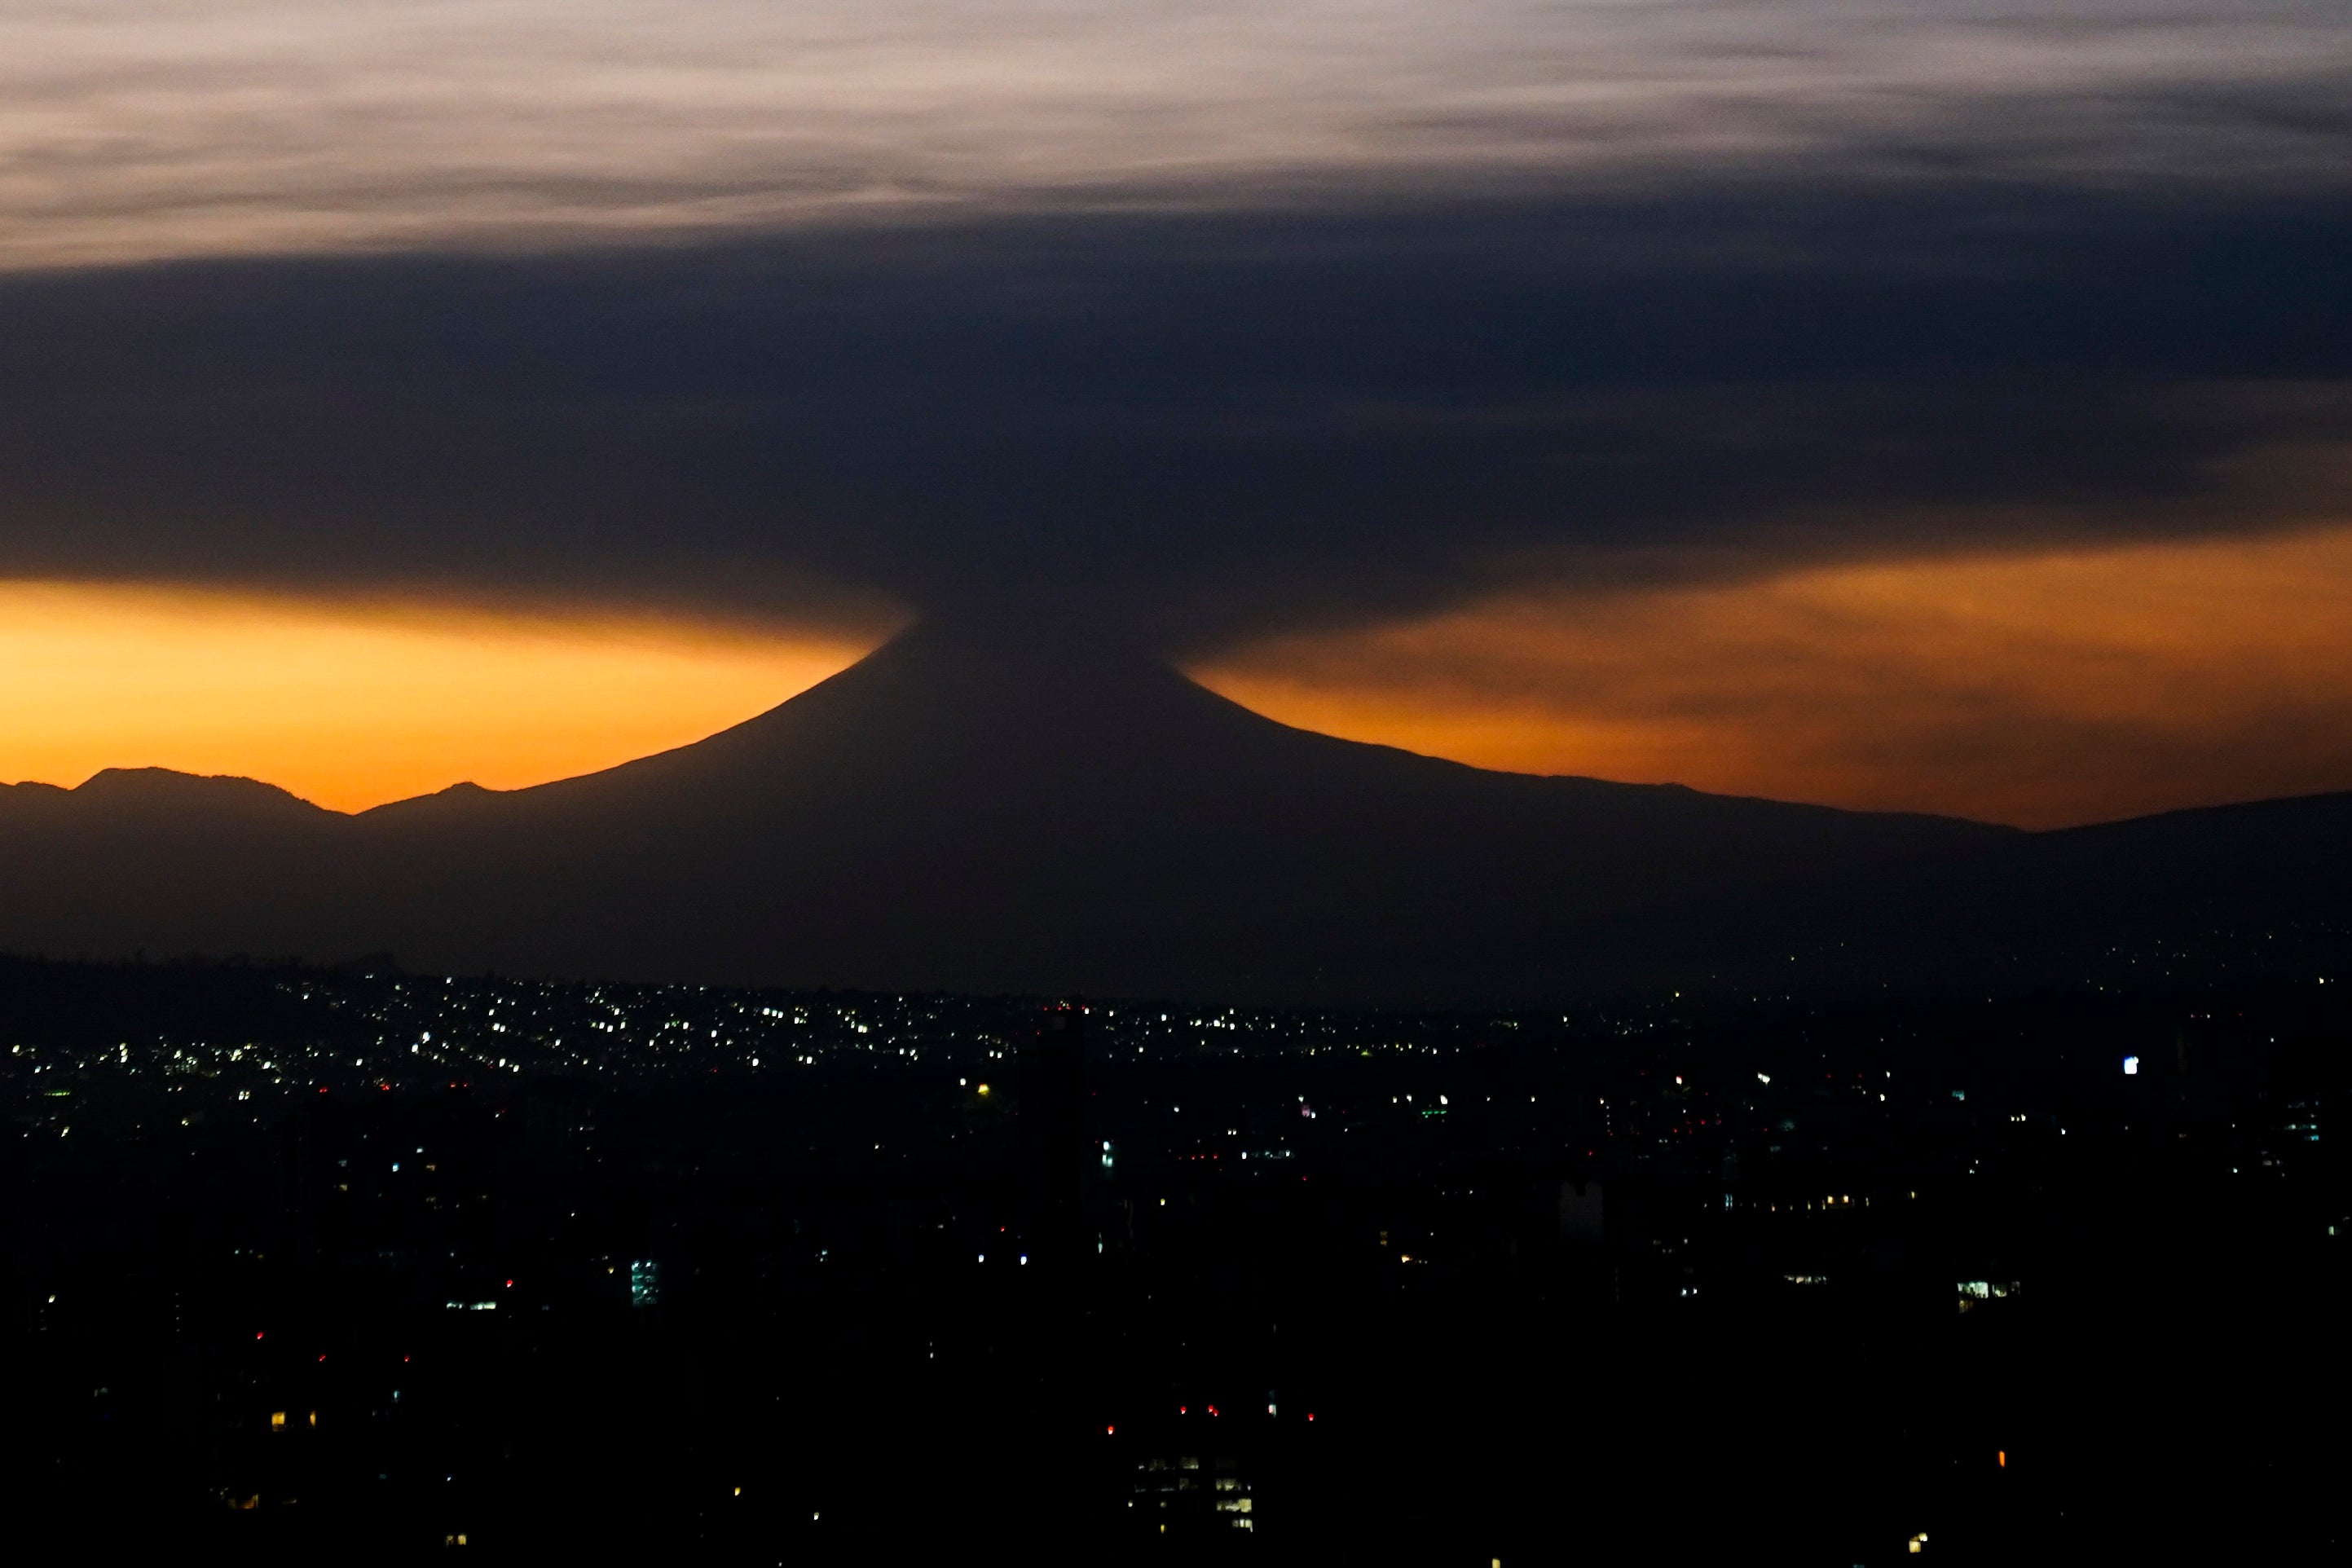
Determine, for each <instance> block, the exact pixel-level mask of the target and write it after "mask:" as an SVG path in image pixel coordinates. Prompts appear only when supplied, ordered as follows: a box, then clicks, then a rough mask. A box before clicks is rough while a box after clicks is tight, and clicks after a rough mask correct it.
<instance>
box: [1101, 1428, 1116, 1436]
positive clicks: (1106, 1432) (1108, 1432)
mask: <svg viewBox="0 0 2352 1568" xmlns="http://www.w3.org/2000/svg"><path fill="white" fill-rule="evenodd" d="M1117 1431H1118V1427H1116V1426H1106V1427H1104V1428H1103V1436H1106V1437H1108V1436H1111V1435H1112V1434H1114V1433H1116V1432H1117Z"/></svg>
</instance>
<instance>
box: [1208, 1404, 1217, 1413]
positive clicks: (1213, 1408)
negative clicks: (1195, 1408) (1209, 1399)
mask: <svg viewBox="0 0 2352 1568" xmlns="http://www.w3.org/2000/svg"><path fill="white" fill-rule="evenodd" d="M1216 1413H1217V1407H1216V1406H1215V1405H1210V1406H1209V1414H1210V1415H1215V1414H1216Z"/></svg>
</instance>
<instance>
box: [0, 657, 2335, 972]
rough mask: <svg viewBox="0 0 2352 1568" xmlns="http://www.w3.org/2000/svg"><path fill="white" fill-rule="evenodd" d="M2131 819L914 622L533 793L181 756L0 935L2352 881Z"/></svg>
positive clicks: (747, 956) (1436, 918) (1062, 952)
mask: <svg viewBox="0 0 2352 1568" xmlns="http://www.w3.org/2000/svg"><path fill="white" fill-rule="evenodd" d="M175 779H177V780H179V781H182V782H173V781H174V780H175ZM93 786H95V787H93ZM23 787H25V786H19V788H20V789H21V788H23ZM85 808H88V809H85ZM2174 819H2178V820H2174ZM2134 820H2135V821H2137V822H2140V823H2147V824H2151V825H2152V826H2133V823H2132V822H2126V823H2120V824H2110V825H2099V826H2096V827H2094V828H2090V829H2068V830H2061V831H2060V832H2058V833H2055V834H2051V833H2043V834H2032V833H2027V832H2024V831H2022V830H2020V829H2016V828H2011V827H2006V826H1998V825H1991V824H1984V823H1977V822H1972V821H1969V820H1968V819H1965V818H1958V817H1944V816H1932V815H1927V814H1918V813H1864V812H1851V811H1844V810H1841V809H1840V808H1836V807H1832V806H1822V805H1806V804H1801V803H1792V802H1782V801H1772V800H1768V799H1760V798H1757V797H1752V796H1737V795H1710V794H1707V793H1706V792H1702V791H1696V790H1692V789H1689V788H1687V787H1685V786H1681V785H1673V784H1617V783H1613V782H1611V781H1607V780H1598V779H1589V778H1580V777H1577V776H1574V775H1541V774H1527V773H1497V772H1491V771H1488V770H1483V769H1478V768H1475V767H1471V766H1468V765H1466V764H1464V763H1454V762H1451V761H1448V760H1446V759H1443V758H1433V757H1426V756H1423V755H1420V754H1418V753H1414V752H1405V751H1402V750H1398V749H1395V748H1391V747H1383V746H1377V745H1370V744H1366V743H1364V742H1351V741H1346V740H1341V739H1339V738H1337V737H1333V736H1328V735H1322V734H1318V733H1316V732H1314V731H1304V730H1298V729H1296V728H1293V727H1291V726H1287V725H1285V724H1282V723H1280V722H1278V721H1275V720H1272V719H1268V718H1266V717H1265V716H1264V715H1261V714H1258V713H1255V712H1253V711H1251V710H1248V709H1246V708H1244V707H1242V706H1241V705H1240V704H1237V703H1234V702H1232V701H1231V700H1228V699H1225V698H1223V697H1222V696H1219V695H1217V694H1216V693H1214V692H1212V691H1209V690H1208V689H1205V688H1203V687H1201V686H1199V685H1198V684H1197V683H1195V682H1192V681H1191V680H1189V679H1186V678H1185V677H1183V676H1182V675H1181V673H1180V672H1178V671H1176V670H1175V669H1173V668H1171V667H1169V666H1167V665H1165V664H1162V663H1160V662H1159V661H1157V660H1154V659H1150V658H1147V657H1145V656H1142V655H1140V654H1138V653H1136V652H1135V651H1134V650H1132V649H1130V648H1126V647H1121V646H1119V645H1118V644H1116V643H1115V642H1108V641H1105V640H1101V639H1090V638H1083V637H1068V636H1065V635H1059V634H1053V633H1049V634H1047V635H1043V636H1036V635H1032V634H1031V633H1030V632H1028V631H1027V630H1025V629H1024V628H1018V627H1015V628H1011V629H1009V630H1008V629H1005V628H974V627H971V626H957V625H948V626H919V627H917V628H915V629H913V630H911V631H909V632H908V633H906V634H904V635H902V636H901V637H898V638H897V639H894V640H893V641H892V642H891V643H889V644H886V645H885V646H884V647H882V648H880V649H877V651H876V652H875V653H874V654H872V655H869V656H868V657H867V658H866V659H864V660H861V661H860V662H859V663H857V664H856V665H853V666H851V667H850V668H847V669H845V670H843V671H841V672H839V673H838V674H836V675H835V676H833V677H831V678H830V679H827V680H825V681H823V682H820V683H818V685H816V686H814V687H812V688H811V689H808V690H807V691H804V692H803V693H801V694H799V695H798V696H796V697H793V699H791V700H787V701H785V702H783V703H781V704H778V705H777V706H776V707H774V708H772V709H770V710H767V711H765V712H763V713H761V714H758V715H755V716H754V717H752V718H751V719H748V720H746V721H743V722H742V723H740V724H737V725H733V726H730V728H728V729H726V730H723V731H719V732H718V733H717V734H714V735H712V736H709V737H707V738H706V739H704V740H702V741H698V742H693V743H692V744H689V745H687V746H682V747H677V748H674V749H672V750H670V751H667V752H656V753H654V754H652V755H650V756H647V757H643V758H638V759H635V760H633V761H631V762H628V763H622V764H620V765H619V766H617V767H614V768H610V769H604V770H601V771H599V772H596V773H587V774H582V775H579V776H577V777H573V778H569V779H562V780H556V781H551V782H550V783H547V784H536V785H531V786H529V787H526V788H522V789H518V790H505V791H502V790H488V789H484V788H482V787H480V786H479V785H475V784H459V785H453V786H451V787H450V788H448V789H446V790H442V791H438V792H435V793H433V794H430V795H420V796H415V797H411V798H409V799H407V800H404V801H398V802H391V803H387V804H386V805H381V806H377V807H373V808H371V809H369V810H367V811H362V812H360V813H356V814H351V815H344V814H340V813H333V812H329V811H326V810H324V809H323V808H320V807H317V806H315V805H310V804H309V803H307V802H302V801H299V799H298V798H297V797H295V796H292V795H289V794H288V793H287V792H285V791H282V790H278V789H277V788H276V787H275V786H271V785H266V784H257V783H256V782H254V781H247V780H239V779H232V778H201V777H198V776H196V775H170V774H167V773H164V771H163V770H110V771H109V773H106V774H101V775H99V776H98V777H97V778H94V779H92V780H91V781H89V783H87V784H84V785H83V786H81V788H79V789H77V790H73V791H54V790H46V789H39V790H36V792H35V794H34V795H19V794H17V793H16V791H14V790H12V791H9V792H7V793H6V794H5V795H0V887H5V889H8V891H9V894H10V896H9V897H8V898H7V899H6V900H5V904H0V948H14V949H17V950H26V951H51V952H56V951H65V952H128V951H131V950H132V949H145V950H147V951H163V952H178V951H189V952H234V951H244V952H268V953H272V954H278V953H284V954H289V955H295V956H301V957H306V958H310V959H313V960H333V959H339V958H341V957H345V956H348V955H349V954H350V953H352V952H387V951H388V952H398V953H399V954H400V955H401V957H402V961H403V963H406V964H409V965H411V966H413V967H420V968H424V969H426V970H431V969H435V968H440V969H447V970H452V971H456V970H467V971H473V970H479V969H484V968H498V969H501V970H504V971H507V972H512V973H551V974H571V975H581V976H603V977H609V978H614V979H624V978H635V979H686V980H698V981H721V980H723V981H727V982H730V983H737V982H740V983H753V984H860V985H874V986H878V987H883V988H894V987H895V988H919V989H961V990H1006V989H1016V990H1037V991H1056V990H1086V991H1091V992H1095V993H1098V994H1178V993H1204V994H1233V995H1237V996H1239V995H1251V996H1264V997H1267V998H1270V999H1272V998H1278V999H1285V1000H1313V999H1329V1000H1357V999H1361V1000H1399V999H1480V998H1493V999H1498V1000H1499V999H1507V998H1526V997H1529V996H1540V995H1552V994H1570V993H1574V992H1579V991H1584V990H1590V989H1592V988H1594V987H1596V986H1604V985H1621V984H1646V983H1658V984H1665V983H1669V982H1672V981H1674V980H1675V979H1677V978H1678V977H1681V976H1685V975H1689V974H1696V973H1713V974H1717V975H1721V974H1727V973H1759V974H1766V973H1776V971H1775V970H1774V968H1773V966H1774V965H1776V964H1780V965H1785V964H1787V963H1792V962H1797V955H1798V954H1800V953H1802V952H1819V953H1832V954H1839V955H1843V956H1841V957H1840V958H1839V959H1838V960H1837V962H1839V963H1845V964H1847V965H1848V966H1849V967H1850V968H1851V969H1852V970H1853V973H1855V974H1856V975H1857V976H1863V975H1866V974H1867V973H1872V972H1874V967H1875V971H1876V972H1884V973H1897V972H1903V973H1909V972H1921V971H1926V970H1934V969H1936V968H1937V967H1938V966H1939V965H1940V966H1943V967H1946V968H1950V967H1952V966H1954V965H1966V964H1973V963H1983V962H1987V961H1988V960H1987V958H1986V955H1987V954H1988V953H1990V952H1993V951H1994V949H1995V948H1998V947H2000V946H2001V945H2002V944H2004V943H2005V944H2008V945H2009V946H2010V947H2012V948H2014V947H2016V946H2018V945H2019V944H2020V943H2021V942H2027V941H2029V940H2030V939H2031V937H2032V933H2033V932H2035V931H2049V932H2053V933H2056V935H2057V937H2063V939H2064V940H2067V941H2072V940H2074V934H2095V933H2096V931H2098V930H2101V929H2107V928H2113V929H2122V926H2123V925H2127V924H2129V923H2131V922H2132V921H2143V920H2144V919H2145V918H2146V917H2147V916H2148V915H2149V913H2150V911H2151V910H2156V911H2157V912H2158V913H2163V911H2164V910H2174V909H2175V907H2176V906H2177V908H2178V910H2179V912H2180V913H2181V914H2182V916H2183V918H2188V916H2189V914H2191V913H2194V912H2195V910H2210V908H2212V907H2219V905H2229V906H2231V907H2238V906H2243V907H2247V908H2262V907H2278V908H2286V907H2305V906H2309V905H2311V904H2312V903H2313V900H2315V898H2316V899H2320V900H2321V901H2322V902H2324V901H2325V899H2324V897H2323V896H2322V895H2323V894H2324V893H2325V890H2326V889H2325V884H2326V881H2327V879H2328V878H2330V877H2332V876H2333V875H2334V874H2335V868H2337V867H2338V865H2339V863H2341V862H2343V861H2345V860H2347V858H2352V832H2348V831H2347V826H2346V825H2347V824H2352V795H2342V796H2320V797H2313V798H2312V799H2311V800H2309V801H2307V802H2305V803H2303V804H2300V805H2295V804H2293V803H2256V804H2255V805H2251V806H2244V807H2219V808H2200V811H2198V812H2195V813H2189V814H2162V815H2161V816H2159V817H2157V818H2145V819H2134ZM2116 830H2120V831H2116ZM2069 835H2072V836H2073V837H2069ZM2298 836H2299V837H2300V838H2301V839H2303V840H2305V841H2308V842H2309V843H2313V844H2316V845H2318V846H2319V847H2320V849H2321V851H2322V852H2321V853H2319V854H2318V855H2316V856H2315V857H2313V856H2298V855H2296V854H2295V853H2294V841H2295V840H2296V838H2297V837H2298ZM2216 900H2219V905H2217V903H2216ZM2264 900H2269V904H2268V905H2265V903H2264ZM2158 905H2161V906H2162V907H2163V908H2162V910H2158V909H2157V906H2158ZM2192 906H2193V908H2192ZM2165 918H2170V916H2169V915H2166V916H2165ZM2069 921H2074V922H2075V923H2077V924H2079V925H2080V926H2081V928H2082V931H2081V932H2080V933H2074V934H2069V933H2068V932H2067V931H2066V929H2065V928H2066V925H2067V922H2069ZM2119 922H2120V923H2119ZM2053 940H2054V939H2053Z"/></svg>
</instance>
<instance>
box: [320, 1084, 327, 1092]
mask: <svg viewBox="0 0 2352 1568" xmlns="http://www.w3.org/2000/svg"><path fill="white" fill-rule="evenodd" d="M319 1092H320V1094H324V1093H326V1092H327V1086H326V1085H325V1084H323V1083H322V1084H320V1086H319Z"/></svg>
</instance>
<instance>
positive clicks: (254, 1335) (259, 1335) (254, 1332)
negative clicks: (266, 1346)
mask: <svg viewBox="0 0 2352 1568" xmlns="http://www.w3.org/2000/svg"><path fill="white" fill-rule="evenodd" d="M253 1337H254V1338H255V1339H259V1338H260V1337H261V1331H260V1330H259V1329H256V1330H254V1331H253Z"/></svg>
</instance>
